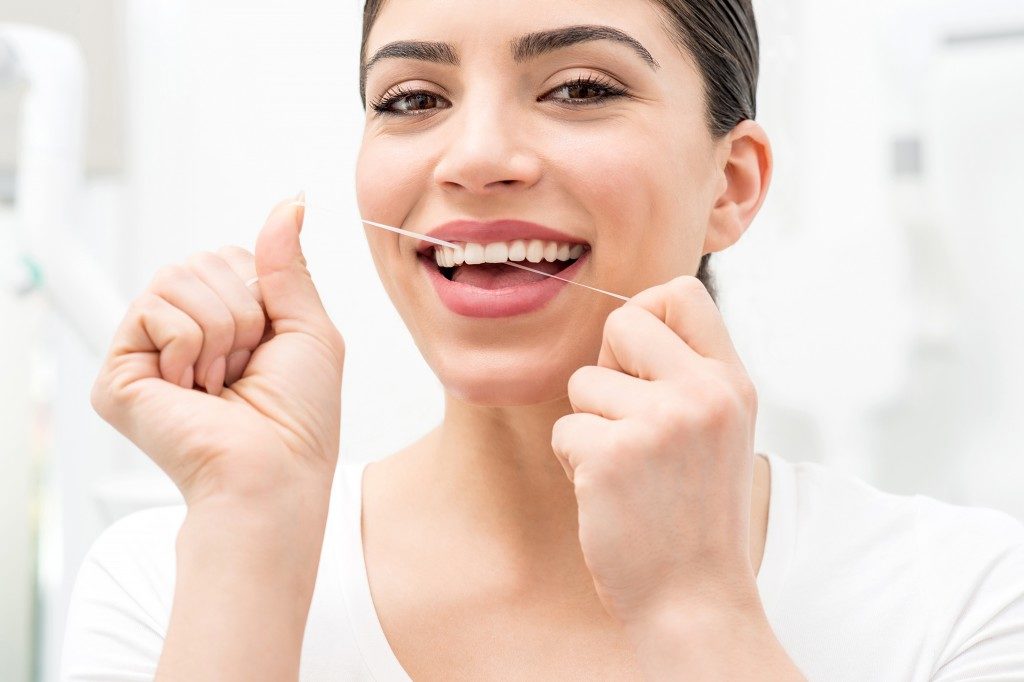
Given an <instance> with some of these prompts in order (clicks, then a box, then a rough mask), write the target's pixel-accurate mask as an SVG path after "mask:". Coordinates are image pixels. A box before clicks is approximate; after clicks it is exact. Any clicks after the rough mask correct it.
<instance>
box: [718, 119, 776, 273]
mask: <svg viewBox="0 0 1024 682" xmlns="http://www.w3.org/2000/svg"><path fill="white" fill-rule="evenodd" d="M718 144H719V150H720V151H719V153H718V155H717V157H716V158H717V159H718V160H719V164H720V165H719V168H721V174H722V175H721V178H720V181H719V194H718V196H717V197H716V198H715V203H714V207H713V208H712V209H711V216H710V218H709V220H708V231H707V235H706V236H705V238H704V253H713V252H715V251H721V250H723V249H725V248H726V247H729V246H732V245H733V244H735V243H736V241H737V240H738V239H739V238H740V237H741V236H743V233H744V232H746V230H747V227H749V226H750V223H751V221H752V220H753V219H754V216H755V215H757V212H758V210H760V208H761V204H762V203H763V202H764V198H765V195H766V194H767V193H768V184H769V183H770V181H771V177H772V148H771V143H770V142H769V141H768V135H767V134H766V133H765V131H764V129H763V128H762V127H761V126H760V125H758V124H757V123H756V122H754V121H751V120H749V119H748V120H745V121H741V122H740V123H739V124H737V126H736V127H735V128H733V129H732V131H730V132H729V134H728V135H726V136H725V138H724V139H723V140H721V141H720V142H719V143H718Z"/></svg>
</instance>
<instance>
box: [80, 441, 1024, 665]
mask: <svg viewBox="0 0 1024 682" xmlns="http://www.w3.org/2000/svg"><path fill="white" fill-rule="evenodd" d="M767 458H768V461H769V463H770V466H771V496H770V501H769V512H768V532H767V537H766V541H765V551H764V557H763V559H762V563H761V567H760V570H759V572H758V575H757V586H758V589H759V590H760V594H761V598H762V602H763V604H764V607H765V611H766V613H767V615H768V618H769V621H770V623H771V625H772V628H773V630H774V631H775V633H776V636H777V637H778V639H779V641H780V642H781V643H782V645H783V647H784V648H785V649H786V651H787V652H788V653H789V655H790V657H791V658H792V659H793V660H794V662H795V663H796V664H797V666H798V667H799V668H800V669H801V670H802V671H803V672H804V674H805V675H806V676H807V678H808V679H809V680H811V681H812V682H816V681H818V680H821V681H827V682H840V681H846V680H848V681H850V682H867V681H869V680H870V681H871V682H882V681H887V680H898V681H900V682H904V681H911V682H917V681H922V682H923V681H929V682H954V681H957V682H967V681H968V680H970V681H972V682H981V681H989V682H996V681H999V682H1010V681H1011V680H1013V681H1016V682H1021V681H1024V524H1021V523H1020V522H1019V521H1017V520H1016V519H1014V518H1013V517H1011V516H1010V515H1008V514H1005V513H1003V512H1000V511H996V510H992V509H987V508H981V507H965V506H957V505H951V504H947V503H945V502H941V501H938V500H935V499H933V498H930V497H927V496H923V495H913V496H900V495H892V494H889V493H885V492H882V491H879V490H878V489H876V488H874V487H872V486H870V485H868V484H867V483H865V482H863V481H861V480H860V479H857V478H855V477H852V476H849V475H846V474H843V473H840V472H837V471H833V470H831V469H829V468H827V467H824V466H822V465H820V464H816V463H808V462H802V463H791V462H789V461H787V460H785V459H783V458H781V457H779V456H778V455H776V454H774V453H767ZM365 466H366V464H365V463H363V462H358V463H345V462H343V463H341V464H339V466H338V473H337V475H336V477H335V479H336V480H335V489H334V491H333V493H332V497H331V508H330V513H329V516H328V522H327V531H326V535H325V539H324V547H323V554H322V558H321V563H320V569H319V573H318V576H317V582H316V587H315V590H314V593H313V599H312V605H311V607H310V613H309V620H308V622H307V625H306V635H305V639H304V641H303V648H302V658H301V679H302V680H303V682H311V681H325V680H360V681H362V680H377V681H379V682H391V681H397V680H400V681H408V680H409V679H410V678H409V676H408V675H407V674H406V672H405V671H404V670H403V668H402V666H401V664H400V663H399V662H398V659H397V658H396V656H395V654H394V652H393V651H392V650H391V647H390V646H389V644H388V640H387V638H386V636H385V635H384V631H383V630H382V628H381V625H380V621H379V620H378V619H377V614H376V611H375V610H374V606H373V601H372V599H371V595H370V589H369V583H368V581H367V576H366V567H365V564H364V562H363V549H362V539H361V533H360V513H361V509H362V502H361V492H362V486H361V483H362V473H363V468H364V467H365ZM184 515H185V507H184V506H178V507H161V508H156V509H149V510H145V511H141V512H136V513H134V514H131V515H129V516H127V517H125V518H123V519H121V520H120V521H118V522H117V523H115V524H113V525H112V526H111V527H110V528H108V529H107V530H106V531H105V532H104V533H103V534H102V535H101V536H100V537H99V539H98V540H97V541H96V542H95V543H94V545H93V546H92V548H91V550H90V551H89V553H88V555H87V557H86V559H85V561H84V563H83V565H82V567H81V569H80V571H79V574H78V577H77V581H76V583H75V588H74V591H73V594H72V598H71V605H70V609H69V612H68V620H67V631H66V637H65V642H64V651H63V657H62V665H61V679H62V680H74V681H76V682H80V681H82V682H84V681H85V680H90V681H92V680H105V681H109V682H124V681H136V680H150V679H152V678H153V676H154V673H155V670H156V666H157V661H158V659H159V656H160V650H161V647H162V645H163V641H164V635H165V633H166V629H167V624H168V619H169V616H170V609H171V602H172V598H173V592H174V573H175V550H174V545H175V539H176V535H177V532H178V528H179V526H180V524H181V522H182V520H183V518H184Z"/></svg>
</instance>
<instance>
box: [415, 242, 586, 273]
mask: <svg viewBox="0 0 1024 682" xmlns="http://www.w3.org/2000/svg"><path fill="white" fill-rule="evenodd" d="M585 250H586V247H585V246H584V245H583V244H569V243H566V242H550V241H544V240H541V239H531V240H529V241H527V240H525V239H516V240H514V241H511V242H493V243H491V244H476V243H472V242H470V243H466V244H456V245H455V248H454V249H452V248H448V247H444V246H435V247H434V260H436V261H437V264H438V266H439V267H442V268H451V267H455V266H456V265H462V264H463V263H465V264H466V265H480V264H481V263H505V262H507V261H512V262H521V261H524V260H525V261H529V262H531V263H539V262H541V261H542V260H544V261H547V262H549V263H552V262H554V261H556V260H558V261H568V260H576V259H577V258H579V257H580V256H582V255H583V252H584V251H585Z"/></svg>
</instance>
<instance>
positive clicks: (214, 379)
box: [206, 355, 227, 395]
mask: <svg viewBox="0 0 1024 682" xmlns="http://www.w3.org/2000/svg"><path fill="white" fill-rule="evenodd" d="M226 371H227V361H226V360H225V359H224V356H223V355H222V356H220V357H219V358H217V359H216V360H214V361H213V362H211V363H210V366H209V367H208V368H207V370H206V392H207V393H210V394H212V395H220V390H221V389H222V388H224V374H225V372H226Z"/></svg>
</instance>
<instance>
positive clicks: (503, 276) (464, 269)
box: [452, 261, 568, 289]
mask: <svg viewBox="0 0 1024 682" xmlns="http://www.w3.org/2000/svg"><path fill="white" fill-rule="evenodd" d="M524 265H526V267H528V268H533V269H534V270H540V271H541V272H547V273H549V274H552V275H554V274H557V273H558V272H560V271H561V270H564V269H565V267H566V266H567V265H568V264H567V263H565V262H564V261H554V262H552V263H549V262H547V261H541V262H540V263H529V264H525V263H524ZM542 279H547V278H546V277H544V276H543V275H538V274H536V273H533V272H527V271H526V270H520V269H519V268H514V267H512V266H511V265H505V264H504V263H482V264H480V265H460V266H459V267H457V268H455V273H454V274H453V275H452V281H453V282H458V283H459V284H466V285H468V286H471V287H478V288H480V289H504V288H505V287H515V286H520V285H523V284H533V283H534V282H539V281H540V280H542Z"/></svg>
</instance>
